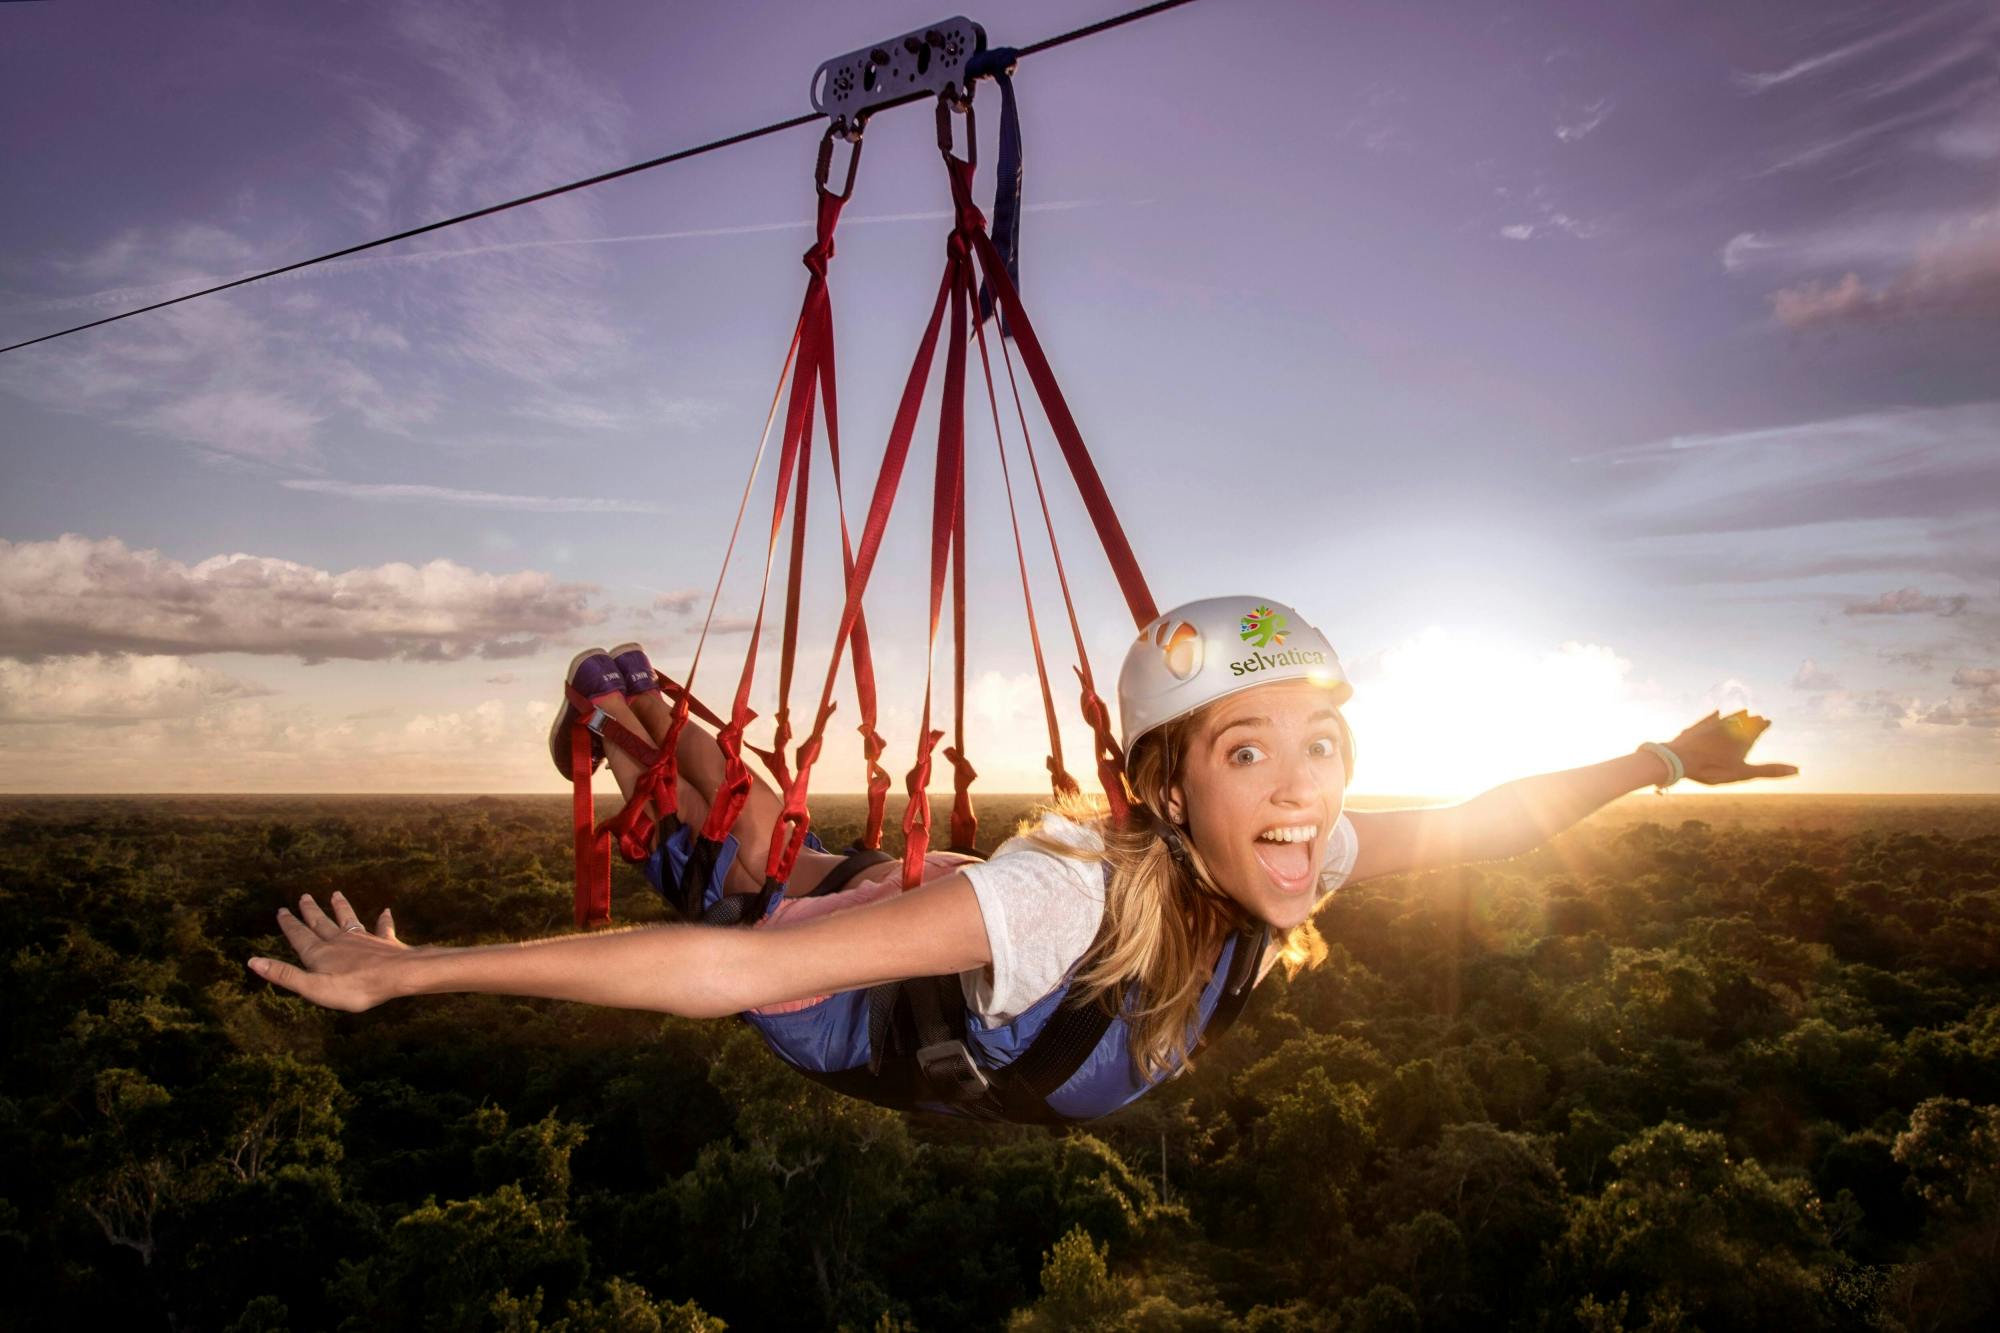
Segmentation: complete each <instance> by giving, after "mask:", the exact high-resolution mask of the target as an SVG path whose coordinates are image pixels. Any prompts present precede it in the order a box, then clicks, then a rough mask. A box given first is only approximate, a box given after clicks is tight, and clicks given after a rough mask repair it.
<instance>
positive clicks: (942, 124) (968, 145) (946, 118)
mask: <svg viewBox="0 0 2000 1333" xmlns="http://www.w3.org/2000/svg"><path fill="white" fill-rule="evenodd" d="M954 87H955V85H954ZM954 111H956V112H959V113H961V114H962V115H964V117H965V157H964V158H963V161H964V162H965V165H966V166H968V167H976V166H978V165H979V135H978V132H977V123H976V122H975V121H974V120H973V117H972V93H971V92H970V90H969V86H968V91H967V92H966V94H965V96H964V97H963V98H959V97H956V96H954V88H946V89H945V90H944V91H943V92H941V93H939V94H938V101H937V138H938V151H939V152H941V153H943V154H944V155H945V156H946V157H952V156H954V154H953V153H952V151H951V145H952V132H951V116H952V112H954Z"/></svg>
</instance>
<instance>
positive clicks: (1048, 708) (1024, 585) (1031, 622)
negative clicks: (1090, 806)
mask: <svg viewBox="0 0 2000 1333" xmlns="http://www.w3.org/2000/svg"><path fill="white" fill-rule="evenodd" d="M972 332H973V335H974V337H975V338H977V340H978V343H979V367H980V369H981V370H982V371H984V372H985V377H986V406H987V408H988V410H989V411H990V412H991V413H992V416H993V449H994V452H995V453H997V454H999V455H1000V480H1001V481H1002V483H1004V485H1005V486H1006V490H1007V522H1008V524H1009V525H1010V526H1011V527H1012V528H1013V531H1014V564H1015V567H1016V568H1017V569H1018V570H1019V571H1020V575H1021V607H1022V610H1024V611H1025V612H1027V616H1028V642H1029V643H1030V644H1032V645H1033V646H1034V650H1035V680H1036V683H1037V684H1039V685H1040V686H1041V691H1042V717H1043V719H1044V720H1045V721H1046V722H1047V723H1048V728H1049V755H1048V761H1047V767H1048V770H1049V783H1050V786H1051V788H1052V789H1053V790H1054V792H1055V794H1056V796H1057V798H1058V799H1060V798H1062V797H1064V796H1074V795H1075V794H1076V792H1077V790H1078V789H1077V782H1076V779H1075V778H1074V777H1072V776H1070V773H1069V770H1068V769H1067V768H1065V767H1064V766H1063V753H1062V727H1061V724H1059V723H1058V722H1057V721H1056V699H1055V693H1054V691H1052V690H1051V689H1050V688H1049V668H1048V662H1047V660H1046V659H1045V658H1044V657H1043V655H1042V631H1041V628H1040V626H1039V625H1037V624H1036V623H1035V596H1034V592H1033V590H1032V589H1030V587H1029V586H1028V554H1027V548H1026V547H1025V546H1024V544H1023V543H1022V541H1021V515H1020V511H1019V510H1018V509H1017V508H1016V507H1015V504H1014V476H1013V473H1012V472H1011V471H1010V470H1009V468H1008V466H1007V442H1006V437H1005V434H1004V432H1002V430H1001V429H1000V400H999V398H998V397H997V396H996V395H995V393H994V389H993V361H992V359H991V358H990V357H989V356H988V355H987V353H986V321H985V320H983V319H975V320H974V321H973V322H972ZM1005 347H1006V339H1005V337H1004V336H1003V337H1002V339H1001V348H1002V350H1003V351H1004V350H1005ZM1008 369H1009V373H1010V374H1011V373H1012V366H1011V364H1010V365H1009V368H1008ZM1014 405H1015V407H1016V408H1017V409H1018V408H1019V407H1020V396H1019V394H1018V393H1016V395H1015V403H1014ZM1027 434H1028V422H1027V417H1026V414H1023V415H1022V418H1021V437H1022V439H1023V440H1025V439H1026V438H1027ZM1050 535H1051V537H1053V535H1054V533H1053V528H1052V529H1051V534H1050Z"/></svg>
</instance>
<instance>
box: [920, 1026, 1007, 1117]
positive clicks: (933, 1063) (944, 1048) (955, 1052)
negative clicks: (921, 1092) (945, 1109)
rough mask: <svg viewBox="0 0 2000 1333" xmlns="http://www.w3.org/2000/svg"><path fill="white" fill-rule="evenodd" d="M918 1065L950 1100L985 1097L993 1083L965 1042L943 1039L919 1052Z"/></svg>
mask: <svg viewBox="0 0 2000 1333" xmlns="http://www.w3.org/2000/svg"><path fill="white" fill-rule="evenodd" d="M917 1068H918V1069H920V1070H922V1071H923V1075H924V1078H925V1079H926V1080H927V1081H928V1082H929V1083H930V1085H931V1087H932V1088H933V1089H934V1090H936V1091H938V1092H942V1093H944V1094H945V1098H946V1100H948V1101H954V1102H969V1101H972V1100H974V1099H976V1098H978V1097H981V1096H984V1095H985V1093H986V1090H987V1089H988V1088H990V1087H992V1086H993V1085H992V1083H991V1081H990V1080H988V1079H987V1077H986V1071H985V1070H983V1069H981V1068H980V1067H979V1065H978V1063H977V1062H975V1061H974V1060H973V1058H972V1052H971V1051H968V1050H966V1049H965V1043H964V1042H962V1041H940V1042H934V1043H932V1044H931V1045H929V1046H925V1047H922V1048H920V1049H919V1050H918V1051H917Z"/></svg>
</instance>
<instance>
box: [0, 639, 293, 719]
mask: <svg viewBox="0 0 2000 1333" xmlns="http://www.w3.org/2000/svg"><path fill="white" fill-rule="evenodd" d="M267 693H269V691H267V690H266V689H264V688H263V687H262V686H259V685H254V684H251V683H249V682H247V681H242V680H238V679H236V678H235V677H233V676H229V675H226V674H225V673H223V672H220V671H217V670H215V669H214V668H212V667H205V666H200V665H197V664H195V663H193V662H189V661H186V660H185V659H183V658H179V657H172V656H166V655H158V654H154V655H139V654H125V653H109V654H100V653H90V654H85V655H83V656H78V657H52V658H47V659H44V660H42V661H39V662H13V661H8V660H6V659H4V658H0V723H17V724H19V723H33V724H44V723H57V722H66V721H81V722H88V723H91V724H113V723H124V722H135V721H140V720H143V719H150V718H171V717H187V716H191V715H193V714H195V713H199V712H201V711H202V710H204V709H206V708H208V707H210V706H211V705H213V704H216V703H220V702H223V701H225V700H230V699H248V698H253V697H256V696H259V695H263V694H267Z"/></svg>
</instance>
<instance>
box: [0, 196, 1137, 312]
mask: <svg viewBox="0 0 2000 1333" xmlns="http://www.w3.org/2000/svg"><path fill="white" fill-rule="evenodd" d="M1096 206H1097V201H1095V200H1090V199H1058V200H1054V201H1051V202H1049V203H1042V204H1028V205H1026V206H1024V208H1023V209H1022V211H1023V212H1027V213H1066V212H1071V211H1073V210H1076V209H1080V208H1094V207H1096ZM950 217H951V212H950V210H948V209H939V210H936V211H932V212H924V213H876V214H872V215H870V214H860V215H857V216H853V217H845V218H842V219H841V225H842V226H844V227H857V226H867V225H869V224H871V223H878V224H879V223H896V222H937V221H940V220H945V219H949V218H950ZM812 227H813V221H812V219H810V218H797V219H793V220H790V221H785V222H745V223H741V224H738V225H736V226H730V227H693V228H689V229H687V230H684V231H648V232H638V233H636V234H634V235H630V236H576V237H566V238H561V237H558V238H550V239H547V240H537V241H497V242H494V243H492V244H489V245H467V246H461V247H459V248H458V249H455V250H413V251H411V252H410V253H408V254H400V255H369V256H366V257H365V258H354V259H334V260H329V261H327V262H326V263H324V264H315V265H313V266H312V267H311V268H302V269H299V270H297V271H296V272H292V273H286V274H282V275H280V277H281V278H282V279H283V280H285V281H296V280H298V279H300V278H310V277H315V276H322V277H323V276H325V275H327V274H329V273H334V272H339V271H353V270H357V269H369V268H377V267H384V266H399V265H405V264H434V263H438V262H440V261H443V260H448V259H472V258H476V257H478V256H480V255H496V254H506V253H509V252H512V251H518V250H547V249H555V248H567V247H571V246H583V245H633V244H639V243H644V242H648V241H691V240H699V239H702V238H704V237H712V236H757V235H762V234H763V233H765V232H774V231H810V230H812ZM259 271H260V270H258V269H244V270H243V271H242V272H240V273H233V274H228V275H225V276H221V277H215V276H206V277H204V276H200V275H189V276H188V277H185V278H179V279H176V280H175V281H173V282H170V283H151V284H148V285H146V286H143V287H110V288H106V289H105V290H103V291H98V292H85V293H83V294H81V295H78V296H63V297H57V298H55V299H53V300H48V301H30V302H26V303H24V304H21V305H15V306H7V307H4V308H0V315H13V314H29V313H37V312H41V311H50V310H89V309H103V308H105V307H107V306H120V305H127V304H130V303H132V302H135V301H145V300H148V299H153V298H158V297H163V296H170V295H172V294H174V293H175V292H179V291H182V290H185V289H186V288H188V287H190V286H194V285H197V284H200V285H212V284H215V283H219V282H232V281H234V280H235V279H237V278H241V277H248V276H249V275H250V274H252V273H256V272H259Z"/></svg>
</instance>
